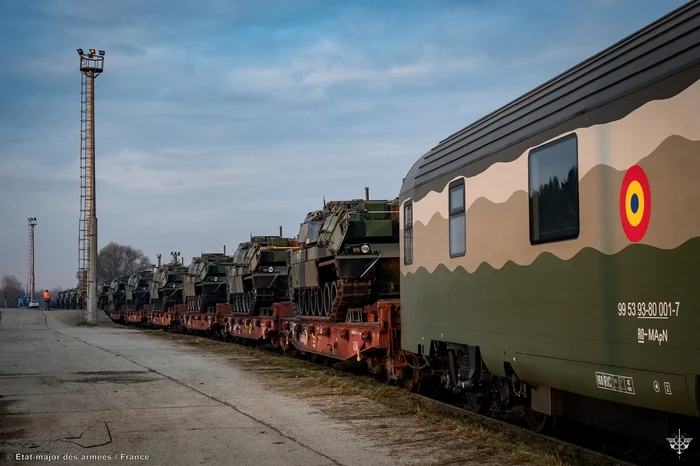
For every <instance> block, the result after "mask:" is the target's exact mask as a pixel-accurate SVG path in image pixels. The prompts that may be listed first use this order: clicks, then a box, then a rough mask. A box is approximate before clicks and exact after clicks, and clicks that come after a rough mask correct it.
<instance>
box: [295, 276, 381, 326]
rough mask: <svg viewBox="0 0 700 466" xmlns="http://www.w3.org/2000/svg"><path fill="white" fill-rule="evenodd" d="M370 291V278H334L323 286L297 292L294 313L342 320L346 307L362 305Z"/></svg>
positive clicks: (322, 318) (307, 316) (344, 317)
mask: <svg viewBox="0 0 700 466" xmlns="http://www.w3.org/2000/svg"><path fill="white" fill-rule="evenodd" d="M371 292H372V281H371V280H336V281H335V282H329V283H326V284H324V286H323V287H320V286H314V287H309V288H302V289H300V290H298V292H297V293H298V295H297V296H296V298H297V299H295V302H294V313H295V314H296V315H297V316H299V317H301V318H304V319H315V320H325V321H328V322H344V321H345V319H346V316H347V312H348V309H351V308H355V307H363V306H364V305H365V304H367V301H368V299H369V297H370V294H371ZM324 295H325V296H324ZM328 303H330V306H329V305H328Z"/></svg>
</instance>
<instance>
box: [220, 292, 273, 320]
mask: <svg viewBox="0 0 700 466" xmlns="http://www.w3.org/2000/svg"><path fill="white" fill-rule="evenodd" d="M274 302H275V289H274V288H271V289H270V288H255V289H254V290H253V291H252V292H251V291H249V292H247V293H235V294H234V295H233V296H232V297H231V304H232V306H233V312H236V313H239V314H249V315H254V316H257V315H263V313H266V312H268V311H269V310H270V308H272V305H273V304H274Z"/></svg>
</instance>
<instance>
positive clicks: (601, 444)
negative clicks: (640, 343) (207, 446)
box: [177, 332, 700, 466]
mask: <svg viewBox="0 0 700 466" xmlns="http://www.w3.org/2000/svg"><path fill="white" fill-rule="evenodd" d="M177 333H179V332H177ZM182 335H183V337H188V336H187V335H184V334H182ZM192 337H194V338H201V337H206V338H207V339H209V340H216V341H219V342H221V341H222V339H221V338H217V337H216V336H210V335H206V334H200V335H199V336H194V335H189V338H192ZM247 343H248V344H246V345H245V346H256V349H257V350H258V351H263V352H265V353H268V354H270V355H274V356H275V357H279V358H288V357H289V356H285V355H283V354H280V353H279V350H278V349H274V348H272V347H270V346H269V345H260V346H258V345H250V343H252V342H247ZM229 344H230V343H229ZM234 344H240V343H235V342H234ZM299 358H300V359H304V360H306V361H307V362H311V363H312V364H314V365H315V366H320V367H319V368H320V369H322V370H324V369H325V370H340V371H343V372H346V373H347V372H356V371H352V370H349V369H348V368H343V367H342V365H343V364H344V363H345V362H344V361H336V362H335V363H330V364H329V363H328V361H325V359H326V358H325V357H323V356H318V357H311V355H310V354H308V353H307V354H306V356H301V357H299ZM331 366H332V368H331ZM355 375H358V377H361V376H360V375H359V374H355ZM365 376H366V375H365ZM412 395H413V396H416V397H418V398H419V399H421V400H422V401H424V402H425V403H427V404H430V405H432V406H433V407H435V408H439V410H441V411H443V412H445V413H448V414H449V415H452V416H457V417H460V418H468V419H470V420H472V421H474V420H476V421H479V422H481V423H482V424H485V425H490V426H492V427H496V428H497V429H501V430H507V431H510V432H512V433H514V434H518V435H519V436H522V437H525V438H531V439H539V440H544V441H546V442H551V443H554V444H557V445H560V446H563V447H566V448H568V449H570V450H571V451H573V452H576V453H580V455H581V456H582V458H581V459H583V460H584V462H585V463H587V464H590V463H591V460H592V459H594V458H595V460H596V461H595V463H596V464H600V465H603V464H605V465H622V466H642V465H644V466H646V465H650V466H652V465H653V466H656V465H665V464H669V463H670V462H671V461H673V464H676V465H679V466H680V465H686V464H700V463H695V462H694V461H696V459H697V456H695V455H694V456H693V457H692V458H691V457H690V455H687V454H686V455H684V456H683V457H680V458H679V457H678V456H676V455H675V454H674V453H673V452H672V451H671V450H670V449H669V448H663V447H661V446H657V445H650V444H648V443H643V442H639V441H636V440H634V439H630V438H628V437H623V436H621V435H615V434H610V433H607V432H604V431H601V430H599V429H595V428H593V427H588V426H584V425H581V424H577V423H574V422H570V421H566V420H559V421H557V423H558V424H559V426H561V425H564V426H565V427H564V429H561V428H559V427H557V428H555V431H554V432H553V433H552V434H549V435H545V434H539V433H536V432H533V431H532V430H530V429H529V428H527V427H524V426H523V425H519V422H518V421H521V419H520V418H517V417H514V416H513V414H512V412H509V413H505V412H498V411H496V412H494V411H493V410H492V411H491V413H489V415H482V414H478V413H475V412H473V411H471V410H469V408H467V407H466V405H461V404H460V403H455V402H447V401H444V399H440V396H439V395H435V394H432V393H431V396H428V395H426V394H419V393H412ZM521 424H522V423H521ZM573 439H575V440H573ZM601 450H605V452H604V451H601Z"/></svg>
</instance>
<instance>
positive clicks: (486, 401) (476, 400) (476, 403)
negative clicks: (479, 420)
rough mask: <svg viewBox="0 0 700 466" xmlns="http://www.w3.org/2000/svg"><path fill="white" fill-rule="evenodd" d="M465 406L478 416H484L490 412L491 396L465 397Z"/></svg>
mask: <svg viewBox="0 0 700 466" xmlns="http://www.w3.org/2000/svg"><path fill="white" fill-rule="evenodd" d="M466 398H467V404H468V405H469V408H470V409H471V410H472V411H473V412H475V413H478V414H482V415H484V416H485V415H486V414H488V412H489V411H491V405H492V404H493V395H491V394H490V393H489V394H488V395H481V396H480V395H467V396H466Z"/></svg>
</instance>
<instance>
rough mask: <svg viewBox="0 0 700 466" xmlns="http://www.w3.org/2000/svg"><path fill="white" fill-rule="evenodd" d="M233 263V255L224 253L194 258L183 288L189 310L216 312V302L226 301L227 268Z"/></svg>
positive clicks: (207, 254)
mask: <svg viewBox="0 0 700 466" xmlns="http://www.w3.org/2000/svg"><path fill="white" fill-rule="evenodd" d="M232 263H233V257H232V256H227V255H226V254H222V253H205V254H202V255H201V256H200V257H194V258H193V259H192V262H191V263H190V266H189V269H188V272H187V275H186V276H185V280H184V282H183V288H182V294H183V298H184V301H185V308H186V309H187V310H188V311H197V312H216V304H217V303H225V302H226V300H227V299H226V268H227V267H228V266H229V265H231V264H232Z"/></svg>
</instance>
